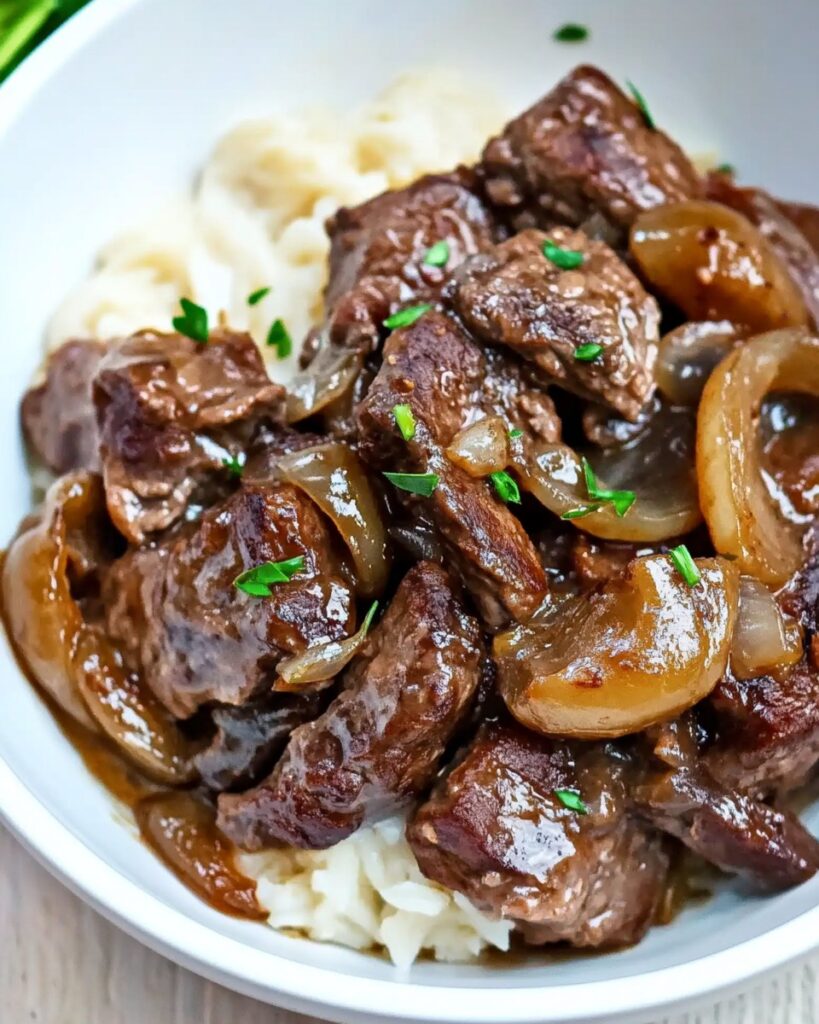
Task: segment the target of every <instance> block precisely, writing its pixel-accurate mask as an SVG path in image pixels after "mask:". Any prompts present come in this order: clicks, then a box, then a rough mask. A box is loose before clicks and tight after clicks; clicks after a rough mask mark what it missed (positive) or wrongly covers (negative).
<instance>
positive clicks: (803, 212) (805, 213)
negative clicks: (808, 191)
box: [774, 199, 819, 255]
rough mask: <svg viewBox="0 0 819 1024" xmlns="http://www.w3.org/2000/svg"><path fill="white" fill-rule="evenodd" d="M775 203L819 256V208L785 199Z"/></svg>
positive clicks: (776, 200) (777, 200)
mask: <svg viewBox="0 0 819 1024" xmlns="http://www.w3.org/2000/svg"><path fill="white" fill-rule="evenodd" d="M774 202H775V203H776V205H777V206H778V207H779V209H780V210H781V211H782V213H784V214H785V216H786V217H787V218H788V220H789V221H790V222H791V224H793V225H794V227H796V228H798V229H799V231H800V232H801V233H802V235H803V236H804V237H805V238H806V239H807V241H808V242H809V244H810V247H811V249H813V251H814V252H815V253H817V255H819V206H811V205H810V203H790V202H788V201H787V200H784V199H775V200H774Z"/></svg>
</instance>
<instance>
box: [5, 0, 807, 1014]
mask: <svg viewBox="0 0 819 1024" xmlns="http://www.w3.org/2000/svg"><path fill="white" fill-rule="evenodd" d="M142 2H144V0H94V2H93V3H90V4H89V5H88V6H86V7H85V8H83V9H81V10H80V11H79V12H78V13H77V14H75V15H74V16H73V17H72V18H70V19H69V20H68V21H67V22H66V23H65V24H64V25H63V26H62V27H61V28H60V29H58V30H57V31H56V32H55V33H54V34H53V35H52V36H51V37H50V38H49V39H47V40H46V41H45V42H44V43H43V44H42V45H41V46H39V47H38V48H37V50H36V51H35V52H34V53H33V54H32V55H31V56H29V57H28V58H26V60H24V61H23V63H22V64H21V65H20V66H19V67H18V68H17V69H16V70H15V71H14V72H13V73H12V75H10V76H9V78H8V79H7V80H6V81H5V82H4V83H3V85H2V86H0V142H2V140H3V137H4V136H5V134H6V133H7V131H8V129H9V128H10V127H11V125H12V124H13V123H14V122H15V121H16V120H17V118H18V117H20V116H23V115H24V114H25V108H26V105H27V103H28V102H29V100H30V99H31V98H32V97H33V96H34V95H35V94H36V93H37V91H38V90H39V89H40V88H41V87H42V86H43V85H44V84H45V83H46V82H47V81H48V80H49V78H50V77H51V76H52V75H53V74H55V73H56V72H58V71H59V70H60V68H61V67H62V66H63V64H65V63H66V61H68V60H69V59H70V58H71V57H72V56H74V55H75V54H76V53H77V52H79V51H80V50H81V49H82V48H83V47H84V46H86V45H87V44H88V43H90V42H91V41H92V40H93V39H94V37H95V36H96V35H97V34H98V33H99V32H100V31H101V30H102V29H104V28H105V27H106V26H107V25H109V24H110V23H112V22H113V21H115V20H116V19H117V18H120V17H122V16H123V15H124V14H125V13H127V11H129V10H130V9H131V8H132V7H135V6H137V4H139V3H142ZM0 820H2V821H3V822H4V824H5V825H6V826H7V827H8V828H9V830H10V831H11V832H12V833H13V834H14V835H16V836H17V838H18V839H19V840H20V841H21V842H22V843H23V844H24V845H25V846H26V847H27V848H28V849H29V850H30V852H32V853H33V854H34V856H35V857H36V858H37V859H38V860H39V861H40V863H41V864H42V865H43V866H44V867H46V868H47V870H49V871H50V872H51V873H52V874H54V875H55V876H56V877H57V878H59V879H60V881H62V882H63V883H64V884H65V885H67V886H68V888H70V889H71V890H72V891H73V892H75V893H76V894H77V895H79V896H80V897H81V898H82V899H83V900H85V901H86V902H87V903H89V904H90V905H91V906H93V907H94V908H95V909H96V910H97V911H99V912H100V913H101V914H102V915H103V916H104V917H106V918H107V919H108V920H110V921H112V922H113V923H115V924H116V925H117V926H119V927H121V928H122V929H123V930H124V931H126V932H128V933H129V934H130V935H132V936H133V937H134V938H137V939H139V940H140V941H142V942H143V943H145V944H146V945H148V946H149V947H151V948H152V949H154V950H155V951H157V952H159V953H161V954H162V955H164V956H167V957H169V958H170V959H172V960H174V961H175V962H176V963H179V964H181V965H183V966H185V967H187V968H189V969H191V970H193V971H195V972H197V973H199V974H200V975H203V976H205V977H207V978H209V979H211V980H213V981H216V982H217V983H219V984H223V985H227V986H229V987H232V988H234V989H236V990H237V991H240V992H243V993H245V994H247V995H250V996H253V997H255V998H259V999H266V1000H267V1001H268V1002H272V1003H275V1004H277V1005H280V1006H285V1007H286V1008H290V1009H294V1010H298V1011H299V1012H308V1013H313V1014H319V1015H321V1014H329V1015H331V1016H332V1015H335V1014H341V1015H343V1016H344V1017H345V1018H346V1019H348V1020H350V1019H353V1018H356V1019H359V1020H361V1019H371V1020H373V1021H384V1020H394V1021H402V1020H406V1021H429V1022H447V1024H494V1022H500V1021H503V1022H505V1024H536V1022H541V1024H545V1022H554V1024H557V1022H562V1024H572V1022H577V1024H579V1022H582V1021H586V1022H589V1021H613V1020H616V1019H617V1018H618V1017H621V1016H624V1015H634V1014H642V1013H651V1012H652V1011H657V1010H661V1009H667V1008H670V1007H672V1006H675V1005H679V1004H682V1003H686V1002H689V1001H691V1000H696V1001H699V1002H702V1001H703V1000H704V999H706V1000H707V999H708V998H709V997H713V998H716V996H717V995H718V994H719V993H720V992H723V991H725V990H728V989H731V988H736V987H737V986H739V985H741V984H742V983H744V982H747V981H748V980H750V979H752V978H754V979H756V978H758V977H759V976H760V975H762V974H764V973H769V972H770V971H773V970H775V969H776V968H779V967H782V966H784V965H786V964H788V963H790V962H792V961H794V960H796V959H798V958H799V957H801V956H804V955H806V954H808V953H809V952H811V951H812V950H813V949H814V948H815V947H816V946H817V944H819V905H817V906H814V907H811V908H808V909H806V910H804V911H802V912H801V913H799V914H797V915H796V916H795V917H793V918H792V919H791V920H789V921H786V922H785V923H783V924H781V925H778V926H776V927H775V928H772V929H770V930H768V931H766V932H764V933H762V934H761V935H758V936H755V937H754V938H751V939H748V940H746V941H744V942H740V943H738V944H736V945H734V946H731V947H729V948H727V949H724V950H720V951H719V952H716V953H711V954H707V955H705V956H703V957H700V958H697V959H694V960H689V961H687V962H686V963H683V964H677V965H674V966H672V967H665V968H660V969H657V970H653V971H642V972H639V973H635V974H632V975H629V976H628V977H623V978H615V979H608V980H603V981H590V982H581V983H572V984H557V985H554V984H544V985H532V986H524V987H520V988H517V987H516V988H515V989H514V990H510V989H508V988H505V987H500V986H499V987H497V988H483V987H470V986H469V985H464V986H457V987H456V986H438V985H425V984H419V983H414V982H410V981H407V980H402V978H404V975H401V974H398V973H397V974H396V980H390V981H386V980H380V979H373V978H362V977H359V976H357V975H354V974H348V973H345V972H341V971H338V970H335V969H332V968H326V967H316V966H312V965H309V964H304V963H300V962H299V961H298V960H296V959H291V958H289V957H283V956H279V955H278V954H276V953H273V952H269V951H263V950H259V949H254V948H253V947H252V946H248V945H247V944H246V943H243V942H241V941H239V940H237V939H233V938H229V937H227V936H223V935H220V934H218V933H217V932H214V931H213V930H212V929H211V928H209V927H208V926H207V925H205V924H200V923H199V922H196V921H193V920H191V919H190V918H189V917H188V916H187V915H186V914H184V913H183V912H181V911H178V910H175V909H174V908H172V907H170V906H168V905H167V904H166V903H164V902H163V901H162V900H160V899H159V898H158V897H155V896H153V895H151V894H149V893H146V892H145V891H144V890H143V889H142V888H140V886H139V885H137V884H136V883H134V882H132V881H131V880H130V879H128V878H126V877H125V876H124V875H122V874H121V873H120V872H119V871H117V870H116V869H115V868H113V867H111V866H110V865H109V864H108V863H106V861H104V860H103V859H102V858H101V857H100V856H98V855H97V854H96V853H94V852H93V851H92V850H91V849H90V848H88V847H87V846H85V844H84V843H83V842H82V841H81V840H79V839H78V838H77V837H76V836H75V835H74V834H73V833H72V832H71V830H70V829H69V828H67V827H66V826H65V825H63V824H62V823H61V822H60V821H59V819H58V818H57V817H56V816H55V815H53V814H52V813H51V812H50V811H49V810H48V809H47V808H46V807H45V806H44V805H43V804H41V803H40V802H39V800H38V799H37V798H36V797H35V795H34V794H33V793H32V792H31V791H30V790H29V789H28V788H27V786H26V785H25V783H24V781H23V780H22V779H20V778H19V777H18V776H17V775H16V773H15V772H14V771H13V770H12V768H11V766H10V765H9V764H8V763H7V762H6V761H5V759H4V758H3V756H2V752H0ZM512 991H514V998H510V995H511V992H512ZM324 992H331V993H332V995H331V996H323V995H322V993H324Z"/></svg>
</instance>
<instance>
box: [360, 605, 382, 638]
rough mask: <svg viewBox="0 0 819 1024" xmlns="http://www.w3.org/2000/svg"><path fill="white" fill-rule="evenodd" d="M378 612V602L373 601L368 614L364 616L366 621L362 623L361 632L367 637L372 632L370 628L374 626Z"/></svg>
mask: <svg viewBox="0 0 819 1024" xmlns="http://www.w3.org/2000/svg"><path fill="white" fill-rule="evenodd" d="M377 611H378V601H373V603H372V604H371V605H370V607H369V608H368V609H367V614H366V615H365V616H364V621H363V622H362V623H361V630H362V632H363V633H364V635H365V636H366V635H367V633H369V632H370V626H371V625H372V624H373V619H374V618H375V613H376V612H377Z"/></svg>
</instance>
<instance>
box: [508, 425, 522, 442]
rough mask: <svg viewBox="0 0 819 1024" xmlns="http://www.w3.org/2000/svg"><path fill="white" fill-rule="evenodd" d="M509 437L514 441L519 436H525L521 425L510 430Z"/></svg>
mask: <svg viewBox="0 0 819 1024" xmlns="http://www.w3.org/2000/svg"><path fill="white" fill-rule="evenodd" d="M509 437H510V438H511V440H513V441H514V440H516V439H517V438H519V437H523V431H522V430H521V429H520V428H519V427H512V429H511V430H510V431H509Z"/></svg>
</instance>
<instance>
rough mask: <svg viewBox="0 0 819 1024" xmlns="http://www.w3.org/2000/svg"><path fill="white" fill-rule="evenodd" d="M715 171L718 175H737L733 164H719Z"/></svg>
mask: <svg viewBox="0 0 819 1024" xmlns="http://www.w3.org/2000/svg"><path fill="white" fill-rule="evenodd" d="M714 170H715V171H716V172H717V174H736V172H737V169H736V167H734V165H733V164H718V165H717V166H716V167H715V168H714Z"/></svg>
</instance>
